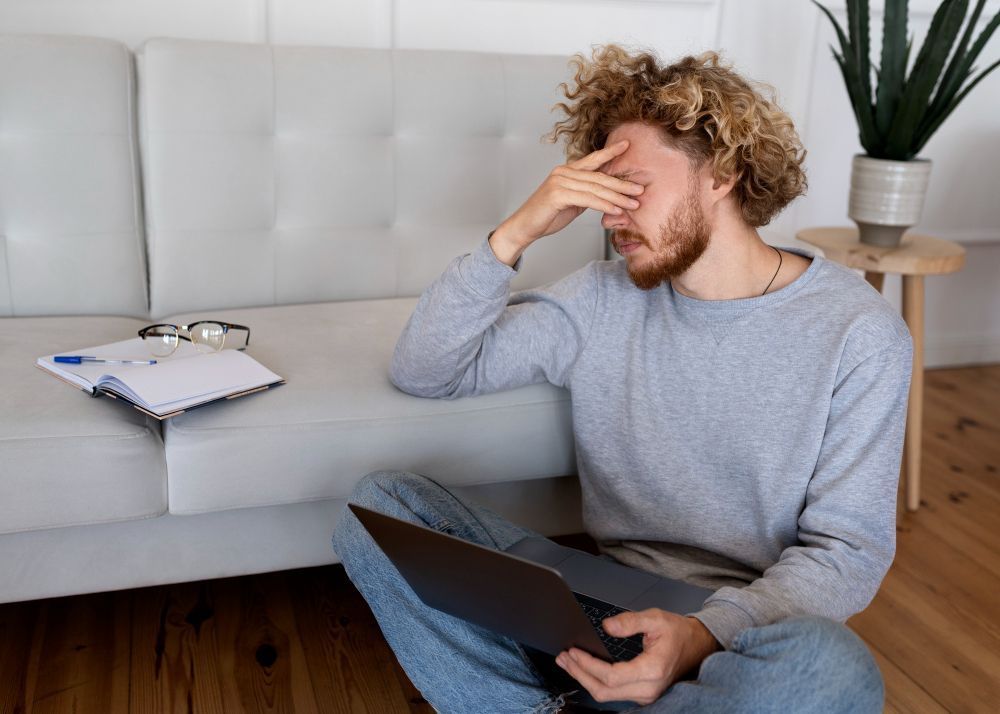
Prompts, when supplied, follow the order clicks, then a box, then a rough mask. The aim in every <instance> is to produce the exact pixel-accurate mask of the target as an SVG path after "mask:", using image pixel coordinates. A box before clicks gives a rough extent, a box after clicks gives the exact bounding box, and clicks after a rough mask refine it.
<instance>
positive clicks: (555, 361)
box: [390, 239, 598, 399]
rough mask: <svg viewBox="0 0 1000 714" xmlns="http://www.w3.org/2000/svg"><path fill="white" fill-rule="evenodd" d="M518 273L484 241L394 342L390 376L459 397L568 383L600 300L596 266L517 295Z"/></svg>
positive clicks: (439, 283)
mask: <svg viewBox="0 0 1000 714" xmlns="http://www.w3.org/2000/svg"><path fill="white" fill-rule="evenodd" d="M520 265H521V260H520V259H519V260H518V262H517V263H516V264H515V266H514V268H511V267H510V266H508V265H506V264H504V263H502V262H500V260H498V259H497V257H496V255H495V254H494V253H493V249H492V248H491V247H490V245H489V239H487V240H485V241H483V242H482V243H481V244H480V245H479V247H478V248H477V249H476V250H475V251H474V252H472V253H470V254H467V255H464V256H461V257H459V258H456V259H455V260H454V261H452V263H451V264H450V265H449V266H448V268H447V269H446V270H445V272H444V274H442V275H441V277H439V278H438V279H437V280H436V281H435V282H434V283H433V284H432V285H431V286H430V287H429V288H427V290H426V291H425V292H424V293H423V295H421V297H420V300H419V301H418V302H417V306H416V309H415V310H414V312H413V315H412V316H411V317H410V320H409V322H408V323H407V324H406V327H405V328H404V329H403V333H402V335H401V336H400V338H399V341H398V342H397V344H396V349H395V352H394V353H393V358H392V367H391V371H390V379H391V380H392V383H393V384H395V385H396V386H397V387H399V388H400V389H401V390H403V391H404V392H408V393H410V394H414V395H417V396H421V397H438V398H445V399H453V398H456V397H463V396H471V395H475V394H486V393H489V392H497V391H501V390H504V389H512V388H514V387H520V386H524V385H527V384H535V383H538V382H544V381H549V382H551V383H552V384H555V385H556V386H567V383H568V380H569V373H570V371H571V368H572V366H573V364H574V362H575V361H576V358H577V356H578V355H579V353H580V351H581V350H582V349H583V346H584V344H585V342H586V339H587V336H588V334H589V330H590V326H591V323H592V321H593V315H594V307H595V305H596V301H597V289H598V288H597V280H596V267H595V265H596V264H595V263H590V264H589V265H587V266H586V267H584V268H582V269H580V270H578V271H577V272H575V273H573V274H572V275H570V276H568V277H566V278H564V279H562V280H560V281H559V282H557V283H554V284H552V285H550V286H547V287H544V288H538V289H534V290H525V291H521V292H518V293H515V294H514V295H513V296H511V293H510V281H511V279H512V278H513V277H514V276H515V275H516V274H517V270H518V269H519V268H520Z"/></svg>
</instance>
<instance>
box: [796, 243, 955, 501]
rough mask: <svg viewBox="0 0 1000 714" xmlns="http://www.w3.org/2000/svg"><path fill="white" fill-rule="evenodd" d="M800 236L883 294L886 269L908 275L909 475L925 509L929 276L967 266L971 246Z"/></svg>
mask: <svg viewBox="0 0 1000 714" xmlns="http://www.w3.org/2000/svg"><path fill="white" fill-rule="evenodd" d="M797 237H798V239H799V240H801V241H803V242H804V243H809V244H810V245H814V246H816V247H817V248H821V249H822V250H823V253H824V254H825V255H826V257H827V258H828V259H830V260H835V261H837V262H838V263H840V264H842V265H846V266H847V267H848V268H858V269H860V270H864V271H865V280H867V281H868V282H869V283H871V285H872V287H874V288H875V289H876V290H878V291H879V292H882V282H883V280H884V278H885V274H886V273H897V274H899V275H902V276H903V319H904V320H906V324H907V326H908V327H909V328H910V334H911V335H912V336H913V377H912V380H911V382H910V402H909V408H908V409H907V411H906V443H905V446H904V450H903V474H904V475H905V479H906V510H908V511H916V510H917V509H918V508H920V446H921V427H922V425H923V416H924V276H925V275H941V274H944V273H954V272H956V271H958V270H961V268H962V266H963V265H965V248H963V247H962V246H960V245H958V244H957V243H953V242H951V241H947V240H943V239H941V238H933V237H931V236H923V235H913V234H909V233H908V234H905V235H904V236H903V241H902V243H900V245H899V246H898V247H896V248H882V247H879V246H873V245H867V244H865V243H861V242H860V241H859V240H858V231H857V229H856V228H806V229H803V230H801V231H799V232H798V234H797Z"/></svg>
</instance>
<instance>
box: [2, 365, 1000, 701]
mask: <svg viewBox="0 0 1000 714" xmlns="http://www.w3.org/2000/svg"><path fill="white" fill-rule="evenodd" d="M925 399H926V402H925V419H926V422H925V425H924V430H925V440H924V480H923V486H924V488H923V495H922V497H923V507H922V508H921V510H920V511H919V512H917V513H916V514H901V515H900V517H899V522H898V527H897V531H898V533H897V535H898V543H897V553H896V561H895V563H894V564H893V566H892V569H891V570H890V571H889V574H888V576H887V577H886V579H885V582H884V583H883V586H882V589H881V591H880V592H879V594H878V596H877V597H876V599H875V601H874V602H873V603H872V605H871V607H869V608H868V609H867V610H866V611H865V612H863V613H861V614H860V615H857V616H856V617H854V618H852V619H851V620H850V621H849V622H848V625H849V626H850V627H852V628H853V629H854V630H855V631H856V632H858V633H859V634H860V635H861V636H862V637H863V638H864V639H865V641H866V642H867V643H868V644H869V646H870V647H871V648H872V650H873V652H874V653H875V656H876V659H877V660H878V663H879V666H880V667H881V669H882V673H883V675H884V677H885V680H886V685H887V702H886V704H887V706H886V710H887V711H890V712H906V713H908V714H909V713H911V712H916V713H920V712H946V711H947V712H997V711H1000V485H998V484H1000V476H998V473H997V472H998V468H1000V365H997V366H990V367H975V368H963V369H953V370H932V371H928V373H927V383H926V397H925ZM126 711H131V712H136V713H141V714H145V713H146V712H197V713H202V712H213V713H214V712H226V713H235V712H296V713H298V712H302V713H307V712H374V713H376V714H382V713H391V712H404V713H406V712H430V711H431V709H430V707H429V706H428V705H427V704H426V703H425V702H423V700H422V699H421V698H420V695H419V693H418V692H417V691H416V690H415V689H414V688H413V687H412V685H411V684H410V683H409V682H408V680H407V679H406V676H405V675H404V674H403V673H402V671H401V670H400V669H399V667H398V665H397V664H396V662H395V659H394V657H393V656H392V653H391V652H390V650H389V649H388V647H387V646H386V644H385V641H384V640H383V639H382V636H381V633H380V632H379V630H378V627H377V626H376V624H375V622H374V620H373V618H372V616H371V613H370V612H369V610H368V608H367V606H366V605H365V603H364V601H363V600H361V598H360V596H359V595H358V594H357V592H356V591H355V590H354V589H353V587H352V586H351V584H350V582H349V581H348V580H347V578H346V577H345V575H344V571H343V569H342V568H340V567H339V566H331V567H326V568H313V569H309V570H298V571H290V572H285V573H276V574H270V575H260V576H249V577H244V578H231V579H226V580H215V581H210V582H202V583H190V584H183V585H172V586H164V587H154V588H144V589H139V590H131V591H125V592H118V593H104V594H97V595H84V596H78V597H69V598H58V599H52V600H45V601H36V602H26V603H14V604H7V605H0V714H13V713H15V712H16V713H17V714H28V713H35V714H41V713H42V712H54V713H58V714H64V713H66V712H76V713H79V714H85V713H89V712H95V713H97V714H105V713H108V712H126Z"/></svg>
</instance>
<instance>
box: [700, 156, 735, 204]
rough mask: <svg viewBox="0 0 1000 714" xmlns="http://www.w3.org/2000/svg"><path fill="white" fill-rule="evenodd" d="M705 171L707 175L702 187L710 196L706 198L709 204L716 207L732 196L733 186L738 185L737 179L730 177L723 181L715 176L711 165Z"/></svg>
mask: <svg viewBox="0 0 1000 714" xmlns="http://www.w3.org/2000/svg"><path fill="white" fill-rule="evenodd" d="M703 169H704V171H705V175H704V179H703V183H702V186H703V187H704V188H705V189H706V193H707V194H708V195H707V196H706V198H707V199H708V201H709V203H710V204H711V205H713V206H714V205H715V204H716V203H718V202H719V201H721V200H722V199H724V198H725V197H726V196H728V195H729V194H730V192H731V191H732V190H733V186H735V185H736V178H737V177H736V176H730V177H729V178H728V179H726V180H724V181H723V180H721V179H719V178H716V177H715V176H714V175H713V172H712V167H711V165H706V166H705V167H703ZM709 187H711V188H709Z"/></svg>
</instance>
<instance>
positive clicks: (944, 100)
mask: <svg viewBox="0 0 1000 714" xmlns="http://www.w3.org/2000/svg"><path fill="white" fill-rule="evenodd" d="M977 9H978V8H977ZM972 20H973V22H974V21H976V20H977V18H976V16H975V13H974V14H973V18H972ZM998 26H1000V12H998V13H997V14H996V15H994V16H993V19H992V20H990V21H989V23H988V24H987V25H986V28H985V29H984V30H983V31H982V32H981V33H980V34H979V37H978V38H976V41H975V43H973V45H972V48H971V49H970V50H969V52H968V53H967V54H966V55H965V56H964V57H963V58H962V59H961V64H960V65H959V68H958V72H957V76H956V77H955V78H954V79H952V81H951V85H950V86H949V87H947V88H944V89H939V90H938V94H939V95H940V100H941V101H938V99H939V97H935V99H934V102H933V103H932V104H931V108H930V110H929V111H928V112H927V116H926V117H925V122H924V124H925V125H926V126H929V125H930V124H931V123H933V122H934V120H935V118H936V117H937V115H938V114H940V113H941V112H942V111H943V110H944V108H945V107H946V106H948V105H950V103H951V101H952V100H953V99H954V97H955V95H956V94H957V93H958V90H959V88H960V87H961V85H962V83H963V82H965V80H966V79H968V78H969V77H970V76H971V75H972V74H973V73H974V72H975V70H974V68H973V67H972V63H973V62H975V61H976V58H977V57H978V56H979V53H980V52H982V51H983V48H984V47H986V43H987V42H989V40H990V38H991V37H992V36H993V33H994V32H995V31H996V29H997V27H998ZM972 27H973V25H972V23H970V24H969V26H968V27H967V28H966V34H968V35H970V36H971V32H970V30H971V29H972ZM926 126H925V127H923V128H926ZM938 126H940V122H939V123H938ZM928 138H929V135H928Z"/></svg>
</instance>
